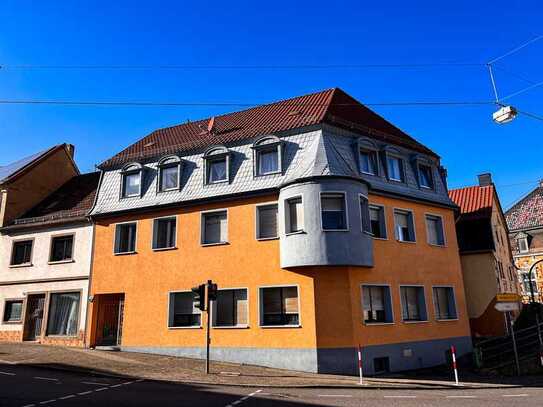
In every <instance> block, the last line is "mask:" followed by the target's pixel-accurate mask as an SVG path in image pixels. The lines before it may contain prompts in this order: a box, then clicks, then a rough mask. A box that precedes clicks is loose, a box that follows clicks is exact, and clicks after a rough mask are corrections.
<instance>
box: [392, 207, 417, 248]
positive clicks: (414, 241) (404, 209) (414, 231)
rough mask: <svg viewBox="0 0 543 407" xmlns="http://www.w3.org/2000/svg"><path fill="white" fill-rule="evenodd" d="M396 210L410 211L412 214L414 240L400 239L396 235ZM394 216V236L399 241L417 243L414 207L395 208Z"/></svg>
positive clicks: (393, 210)
mask: <svg viewBox="0 0 543 407" xmlns="http://www.w3.org/2000/svg"><path fill="white" fill-rule="evenodd" d="M396 212H408V213H410V214H411V218H412V219H413V225H412V226H413V240H400V239H398V238H397V236H396V226H397V225H396ZM392 217H393V220H394V238H395V239H396V241H397V242H400V243H410V244H416V243H417V223H416V220H415V212H414V211H413V210H412V209H406V208H393V209H392Z"/></svg>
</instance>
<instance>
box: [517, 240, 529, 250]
mask: <svg viewBox="0 0 543 407" xmlns="http://www.w3.org/2000/svg"><path fill="white" fill-rule="evenodd" d="M521 241H522V242H524V244H526V250H521V243H520V242H521ZM517 245H518V252H519V253H529V252H530V246H529V245H528V237H526V236H524V237H520V238H518V239H517Z"/></svg>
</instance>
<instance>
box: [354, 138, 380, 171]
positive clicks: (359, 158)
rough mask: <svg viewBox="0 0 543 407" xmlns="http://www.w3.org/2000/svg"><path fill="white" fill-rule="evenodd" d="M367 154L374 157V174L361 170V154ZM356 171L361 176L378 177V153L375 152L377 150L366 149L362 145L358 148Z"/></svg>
mask: <svg viewBox="0 0 543 407" xmlns="http://www.w3.org/2000/svg"><path fill="white" fill-rule="evenodd" d="M363 152H364V153H368V154H373V156H374V157H375V172H368V171H364V170H363V169H362V157H361V155H362V153H363ZM358 163H359V164H358V171H360V173H361V174H366V175H379V151H377V149H372V148H368V147H366V146H364V145H361V146H359V148H358Z"/></svg>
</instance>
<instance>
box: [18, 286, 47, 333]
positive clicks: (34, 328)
mask: <svg viewBox="0 0 543 407" xmlns="http://www.w3.org/2000/svg"><path fill="white" fill-rule="evenodd" d="M26 304H27V305H26V313H25V325H24V333H23V340H25V341H35V340H37V339H39V338H40V337H41V332H42V327H43V313H44V308H45V294H35V295H29V296H28V298H27V300H26Z"/></svg>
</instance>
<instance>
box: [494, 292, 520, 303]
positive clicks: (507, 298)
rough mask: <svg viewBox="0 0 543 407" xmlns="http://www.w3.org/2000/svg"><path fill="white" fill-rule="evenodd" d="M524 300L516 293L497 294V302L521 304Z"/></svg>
mask: <svg viewBox="0 0 543 407" xmlns="http://www.w3.org/2000/svg"><path fill="white" fill-rule="evenodd" d="M521 300H522V298H521V297H520V295H518V294H515V293H505V294H497V295H496V302H519V301H521Z"/></svg>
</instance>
